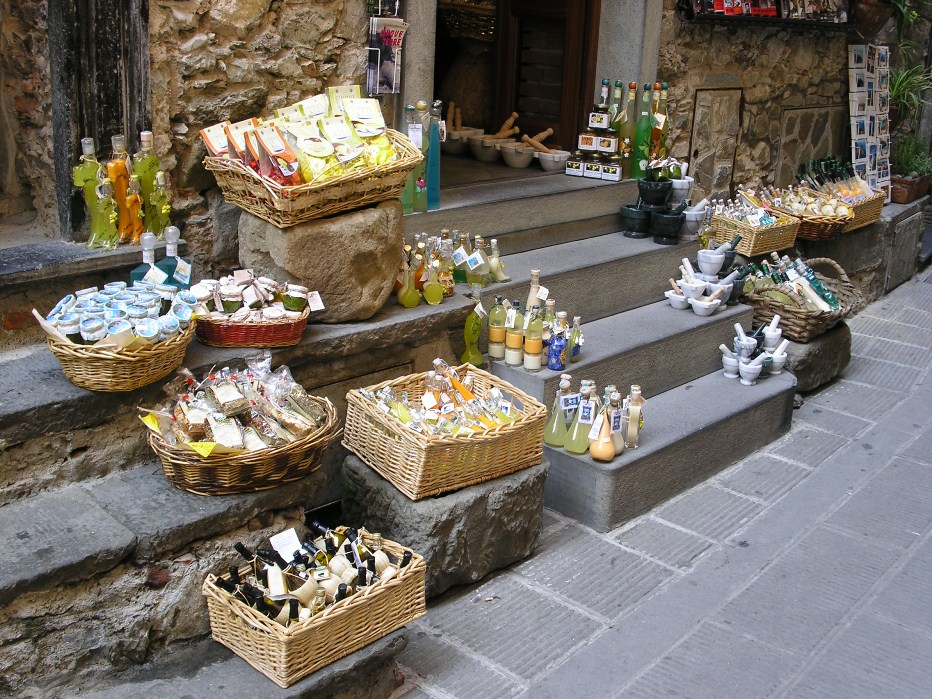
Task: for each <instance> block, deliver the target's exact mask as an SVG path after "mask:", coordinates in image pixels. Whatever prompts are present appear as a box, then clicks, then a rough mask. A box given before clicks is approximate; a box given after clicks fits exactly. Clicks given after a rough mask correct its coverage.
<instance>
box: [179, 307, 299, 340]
mask: <svg viewBox="0 0 932 699" xmlns="http://www.w3.org/2000/svg"><path fill="white" fill-rule="evenodd" d="M310 313H311V311H310V309H309V308H305V309H304V313H302V314H301V317H300V318H279V319H278V320H263V321H245V322H244V321H236V320H230V319H229V318H211V317H210V316H204V317H201V318H198V322H197V339H198V340H200V341H201V342H203V343H204V344H205V345H210V346H211V347H263V348H264V347H290V346H291V345H296V344H298V343H299V342H301V336H302V335H303V334H304V328H305V326H307V318H308V316H309V315H310Z"/></svg>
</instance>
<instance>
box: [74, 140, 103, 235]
mask: <svg viewBox="0 0 932 699" xmlns="http://www.w3.org/2000/svg"><path fill="white" fill-rule="evenodd" d="M105 173H106V171H105V170H104V169H103V167H102V166H101V164H100V163H99V162H98V161H97V147H96V146H95V145H94V139H93V138H82V139H81V159H80V160H79V161H78V164H77V165H75V166H74V168H73V169H72V171H71V174H72V178H73V182H74V186H75V187H80V188H81V191H82V192H83V194H84V205H85V206H86V207H87V213H88V218H89V219H90V221H91V231H92V233H91V236H92V238H93V231H95V230H98V229H99V228H100V222H99V220H98V219H99V214H98V212H97V185H98V184H100V180H101V179H103V177H104V176H105ZM88 247H90V240H88Z"/></svg>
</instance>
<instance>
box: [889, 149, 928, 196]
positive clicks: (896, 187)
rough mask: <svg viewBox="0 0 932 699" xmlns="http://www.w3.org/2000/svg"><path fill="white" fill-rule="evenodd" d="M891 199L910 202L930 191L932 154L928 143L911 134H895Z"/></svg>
mask: <svg viewBox="0 0 932 699" xmlns="http://www.w3.org/2000/svg"><path fill="white" fill-rule="evenodd" d="M890 170H891V175H890V198H891V199H892V200H893V201H894V202H896V203H897V204H908V203H909V202H911V201H914V200H915V199H918V198H919V197H921V196H923V195H924V194H925V193H926V192H928V191H929V181H930V179H932V155H930V154H929V144H928V142H927V141H926V140H925V139H923V138H920V137H919V136H914V135H911V134H906V135H898V136H897V135H895V136H894V137H893V142H892V144H891V147H890Z"/></svg>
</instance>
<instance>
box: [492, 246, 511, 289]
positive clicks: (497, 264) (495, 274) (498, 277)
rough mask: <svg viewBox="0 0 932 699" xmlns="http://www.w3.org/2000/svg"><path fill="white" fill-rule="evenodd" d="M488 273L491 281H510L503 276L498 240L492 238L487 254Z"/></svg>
mask: <svg viewBox="0 0 932 699" xmlns="http://www.w3.org/2000/svg"><path fill="white" fill-rule="evenodd" d="M489 272H490V273H491V275H492V279H493V281H497V282H510V281H511V277H509V276H508V275H507V274H505V263H504V262H502V256H501V255H500V254H499V252H498V240H497V239H495V238H492V246H491V252H490V253H489Z"/></svg>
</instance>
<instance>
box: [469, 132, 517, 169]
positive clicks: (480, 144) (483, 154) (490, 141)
mask: <svg viewBox="0 0 932 699" xmlns="http://www.w3.org/2000/svg"><path fill="white" fill-rule="evenodd" d="M467 140H468V141H469V150H471V151H472V154H473V155H474V156H475V157H476V160H481V161H482V162H483V163H494V162H495V161H496V160H498V159H499V158H500V157H501V155H502V154H501V151H499V150H498V148H497V146H499V145H501V144H503V143H514V142H515V139H513V138H486V137H485V136H483V135H481V134H480V135H475V134H474V135H472V136H469V137H468V139H467Z"/></svg>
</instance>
